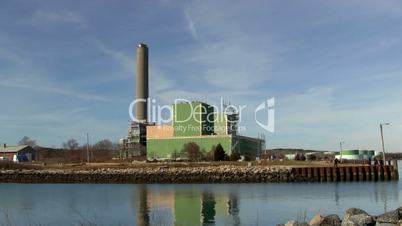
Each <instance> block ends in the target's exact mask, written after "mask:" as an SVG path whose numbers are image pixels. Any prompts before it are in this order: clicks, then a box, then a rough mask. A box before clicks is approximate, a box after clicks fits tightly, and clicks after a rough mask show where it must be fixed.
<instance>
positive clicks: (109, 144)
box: [93, 139, 116, 150]
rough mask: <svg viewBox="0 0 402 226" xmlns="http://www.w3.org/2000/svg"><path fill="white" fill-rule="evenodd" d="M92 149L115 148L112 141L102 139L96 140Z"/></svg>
mask: <svg viewBox="0 0 402 226" xmlns="http://www.w3.org/2000/svg"><path fill="white" fill-rule="evenodd" d="M93 149H94V150H115V149H116V147H115V144H113V143H112V141H110V140H109V139H104V140H101V141H98V142H97V143H96V144H94V145H93Z"/></svg>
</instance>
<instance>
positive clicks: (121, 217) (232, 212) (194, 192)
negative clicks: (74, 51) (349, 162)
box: [0, 162, 402, 226]
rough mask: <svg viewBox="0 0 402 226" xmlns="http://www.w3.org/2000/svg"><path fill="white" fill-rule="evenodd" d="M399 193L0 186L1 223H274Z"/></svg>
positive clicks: (299, 186) (384, 202)
mask: <svg viewBox="0 0 402 226" xmlns="http://www.w3.org/2000/svg"><path fill="white" fill-rule="evenodd" d="M401 165H402V162H399V166H400V168H401ZM400 172H402V171H400ZM400 195H402V181H399V182H398V181H396V182H395V181H394V182H340V183H281V184H273V183H269V184H181V185H176V184H166V185H164V184H163V185H162V184H155V185H135V184H126V185H115V184H0V225H58V226H61V225H93V224H92V223H94V225H185V226H187V225H276V224H278V223H285V222H287V221H288V220H290V219H295V220H310V219H311V218H312V216H314V214H316V213H321V214H322V215H326V214H332V213H336V214H339V215H343V213H344V212H345V210H346V209H348V208H350V207H358V208H362V209H364V210H366V211H368V212H369V213H370V214H380V213H383V212H384V211H389V210H392V209H395V208H397V207H399V206H402V200H400Z"/></svg>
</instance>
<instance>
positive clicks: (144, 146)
mask: <svg viewBox="0 0 402 226" xmlns="http://www.w3.org/2000/svg"><path fill="white" fill-rule="evenodd" d="M136 58H137V61H136V66H137V68H136V104H135V107H136V109H135V120H134V121H133V122H132V123H131V126H130V128H129V130H128V136H127V138H126V139H122V140H121V144H122V145H123V147H124V150H125V151H126V153H127V155H126V157H136V156H146V157H147V158H148V159H158V160H165V159H178V158H185V156H183V153H182V150H184V147H185V146H186V145H188V144H194V143H195V144H196V145H197V146H198V148H199V150H200V151H201V152H203V153H208V152H210V151H213V150H214V149H215V148H216V147H217V146H218V145H220V146H222V148H223V150H224V151H225V153H226V155H228V156H230V155H232V154H237V155H238V156H242V157H244V158H249V159H252V158H256V157H259V155H260V153H261V151H262V150H263V149H265V140H264V139H263V138H251V137H246V136H241V135H239V134H237V124H238V118H239V115H238V113H237V112H236V111H234V110H231V108H230V107H229V106H225V107H226V108H225V109H228V111H225V112H217V111H215V109H216V108H214V107H213V106H211V105H209V104H206V103H204V102H201V101H191V102H189V101H185V102H179V103H174V104H173V105H172V112H171V114H172V122H171V125H155V123H154V122H150V121H149V118H148V114H149V113H150V112H148V110H149V109H147V107H148V105H147V101H148V98H149V87H148V84H149V83H148V78H149V69H148V67H149V65H148V47H147V45H145V44H143V43H140V44H139V45H138V47H137V50H136Z"/></svg>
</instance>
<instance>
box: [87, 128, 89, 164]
mask: <svg viewBox="0 0 402 226" xmlns="http://www.w3.org/2000/svg"><path fill="white" fill-rule="evenodd" d="M87 163H89V133H87Z"/></svg>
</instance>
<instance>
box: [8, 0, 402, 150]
mask: <svg viewBox="0 0 402 226" xmlns="http://www.w3.org/2000/svg"><path fill="white" fill-rule="evenodd" d="M401 19H402V3H401V2H400V1H397V0H386V1H374V0H349V1H339V0H328V1H313V0H312V1H307V0H302V1H286V0H276V1H252V2H246V1H207V0H205V1H169V0H161V1H110V0H104V1H46V0H40V1H26V0H20V1H19V0H15V1H2V2H1V3H0V26H1V29H0V97H1V105H0V109H1V111H0V142H2V143H4V142H6V143H9V144H13V143H16V142H17V141H18V140H19V139H20V138H21V137H22V136H24V135H28V136H30V137H32V138H34V139H36V140H37V141H38V143H39V144H41V145H45V146H55V147H57V146H60V145H61V143H62V142H64V141H66V140H67V139H69V138H76V139H77V140H78V141H79V142H80V143H83V142H84V141H85V134H86V132H87V131H88V132H89V133H90V135H91V140H92V141H96V140H100V139H103V138H110V139H112V140H117V139H118V138H121V137H124V136H125V135H126V133H127V127H128V125H129V120H130V119H129V115H128V106H129V104H130V102H131V101H132V100H133V98H134V94H135V80H134V78H135V74H134V72H135V48H136V45H137V44H138V43H139V42H145V43H147V44H148V46H149V48H150V83H151V87H150V94H151V96H152V97H155V98H157V100H158V101H159V103H163V104H168V103H171V102H172V101H173V100H174V98H188V99H191V100H203V101H207V102H208V103H217V102H219V99H220V97H223V98H224V99H225V100H228V101H231V103H233V104H236V105H247V106H250V108H252V107H253V106H254V107H255V106H256V105H258V104H259V103H261V102H262V101H264V100H266V99H268V98H270V97H275V101H276V106H275V110H276V131H275V133H265V135H266V138H267V147H268V148H274V147H301V148H312V149H325V150H337V149H338V145H339V141H340V140H344V141H345V148H362V149H379V148H380V139H379V128H378V127H379V123H380V122H391V123H392V125H391V126H388V127H386V129H385V135H386V145H387V148H388V149H389V151H402V149H401V148H400V146H401V141H400V138H399V136H400V134H401V132H402V105H401V103H402V91H401V88H402V64H401V59H402V39H401V37H402V24H401V21H402V20H401ZM242 124H243V125H246V126H247V130H246V131H244V132H243V133H244V134H245V135H250V136H257V134H258V133H263V130H262V129H261V128H259V127H258V126H257V125H256V124H255V122H254V116H253V114H252V113H247V114H245V115H244V119H243V121H242Z"/></svg>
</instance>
